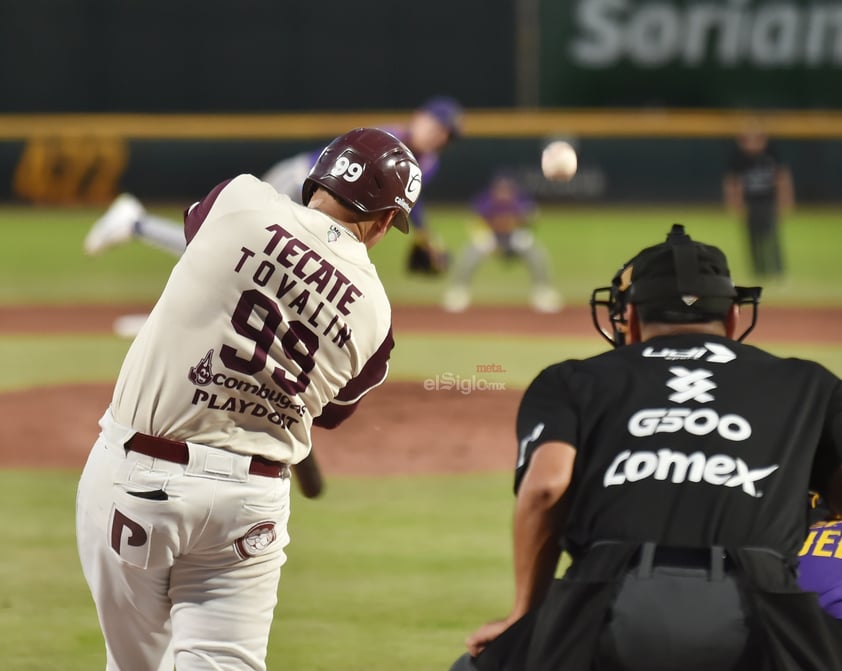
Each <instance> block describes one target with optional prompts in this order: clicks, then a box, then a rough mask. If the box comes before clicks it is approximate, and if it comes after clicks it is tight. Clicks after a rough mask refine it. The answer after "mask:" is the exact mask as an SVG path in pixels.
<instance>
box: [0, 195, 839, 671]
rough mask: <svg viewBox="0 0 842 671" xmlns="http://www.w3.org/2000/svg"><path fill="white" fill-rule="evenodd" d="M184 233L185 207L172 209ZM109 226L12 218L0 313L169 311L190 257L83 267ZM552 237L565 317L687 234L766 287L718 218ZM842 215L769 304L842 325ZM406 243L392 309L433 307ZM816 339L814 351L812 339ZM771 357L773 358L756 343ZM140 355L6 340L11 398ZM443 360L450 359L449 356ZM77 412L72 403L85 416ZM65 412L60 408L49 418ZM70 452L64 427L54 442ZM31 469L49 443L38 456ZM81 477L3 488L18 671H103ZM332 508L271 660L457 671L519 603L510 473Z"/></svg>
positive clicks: (358, 487)
mask: <svg viewBox="0 0 842 671" xmlns="http://www.w3.org/2000/svg"><path fill="white" fill-rule="evenodd" d="M155 211H156V212H158V213H160V214H172V215H174V216H177V214H178V209H177V208H164V207H162V208H158V209H156V210H155ZM98 213H99V211H98V210H94V209H74V210H59V209H35V208H33V209H28V208H9V209H3V210H0V230H2V231H3V233H4V239H5V240H6V241H7V244H6V245H3V246H2V247H0V304H31V303H34V304H39V305H43V306H44V310H45V311H49V309H50V307H49V306H50V305H54V304H56V303H62V304H77V303H119V304H125V303H138V304H148V303H151V302H153V301H154V299H155V298H156V296H157V294H158V292H159V291H160V289H161V288H162V287H163V285H164V283H165V281H166V278H167V275H168V273H169V270H170V268H171V266H172V263H173V259H171V258H170V257H168V256H166V255H165V254H162V253H161V252H158V251H156V250H152V249H148V248H144V247H143V246H141V245H140V244H135V243H133V244H131V245H128V246H126V247H125V248H122V249H118V250H115V251H114V252H113V253H110V254H106V255H104V256H102V257H100V258H95V259H89V258H86V257H84V256H83V255H82V253H81V241H82V238H83V237H84V234H85V232H86V230H87V228H88V226H89V225H90V223H91V221H92V220H93V218H95V216H96V215H97V214H98ZM430 214H431V221H432V224H433V226H434V228H435V230H436V231H437V232H438V233H439V234H440V235H441V237H442V238H443V239H444V241H445V242H446V243H447V244H448V246H449V247H451V248H454V249H458V248H459V246H460V245H461V244H463V243H464V241H465V239H466V224H467V222H468V221H469V217H468V215H467V214H466V212H464V211H463V210H461V209H459V208H445V207H440V208H436V209H434V210H433V211H432V212H431V213H430ZM542 215H543V216H542V219H541V220H540V222H539V225H538V227H537V235H538V236H539V238H540V239H541V240H542V242H544V244H546V246H547V247H548V249H549V250H550V251H551V253H552V256H553V262H554V271H555V282H556V284H557V286H558V287H559V288H560V289H561V290H562V291H563V292H564V293H565V295H566V297H567V300H568V302H570V303H584V302H586V301H587V299H588V297H589V295H590V291H591V289H592V288H594V287H596V286H602V285H605V284H607V283H608V282H609V281H610V279H611V276H612V275H613V273H614V272H615V270H616V269H617V268H618V267H619V266H620V264H621V263H622V262H623V261H625V260H627V259H628V257H629V256H631V254H632V253H633V252H635V251H637V250H638V249H640V248H641V247H643V246H648V245H650V244H654V243H657V242H660V241H661V240H662V239H663V238H664V236H665V235H666V233H667V231H668V229H669V226H670V224H671V223H672V222H673V221H679V222H682V223H684V224H686V225H687V227H688V230H689V232H690V234H691V235H692V236H693V237H695V238H697V239H700V240H703V241H705V242H713V243H716V244H718V245H719V246H720V247H722V248H723V250H724V251H725V252H726V253H727V254H728V255H729V256H730V257H731V261H732V271H733V275H734V276H735V279H736V280H737V281H738V283H741V284H751V283H753V279H752V278H751V277H750V275H749V274H748V273H747V269H746V263H745V258H744V254H743V238H742V230H741V229H740V227H739V226H738V224H737V223H736V222H735V221H733V220H730V219H728V218H726V217H724V216H723V215H722V213H721V212H720V211H719V210H718V209H715V208H699V207H692V208H681V207H669V208H668V207H662V208H635V209H630V208H562V207H556V208H546V209H545V210H544V212H542ZM840 217H842V211H840V210H834V209H824V210H806V209H804V210H799V211H798V212H797V213H796V214H794V215H793V216H792V217H790V218H789V219H788V220H787V222H786V227H785V230H784V239H785V247H786V252H787V258H788V266H789V269H790V273H789V279H788V282H787V283H786V284H785V285H782V286H776V287H768V288H767V290H766V292H765V302H766V303H768V304H781V305H784V304H805V303H809V304H817V305H832V306H835V307H838V308H839V309H842V281H840V280H842V269H840V267H839V262H838V254H839V250H840V249H842V225H840V223H839V222H840ZM407 244H408V240H407V239H406V238H404V237H402V236H399V235H395V234H392V235H389V236H387V239H386V240H385V241H384V242H383V244H382V245H381V246H379V247H377V248H376V249H375V250H374V252H373V255H372V256H373V258H374V260H375V262H376V264H377V266H378V269H379V272H380V274H381V276H382V278H383V281H384V284H385V285H386V287H387V290H388V291H389V293H390V295H391V297H392V299H393V302H395V303H404V304H416V303H418V304H425V303H427V304H428V303H435V302H437V301H438V300H439V297H440V294H441V292H442V290H443V289H444V286H445V283H444V281H443V280H439V279H428V278H409V277H407V276H406V275H405V274H404V272H403V263H404V256H405V253H406V249H407ZM475 287H476V300H477V301H478V302H481V303H501V304H512V303H521V302H523V301H524V300H525V298H526V296H527V290H528V282H527V276H526V273H525V271H524V269H523V268H521V267H519V266H512V265H507V264H504V263H502V262H499V261H494V262H491V263H489V264H487V265H486V266H483V267H482V268H481V270H480V271H479V273H478V275H477V277H476V281H475ZM397 336H398V338H399V339H400V341H401V347H400V348H398V350H396V356H395V359H394V365H393V367H392V377H393V379H406V380H419V379H422V378H423V377H425V376H426V375H428V374H429V372H430V368H429V362H430V361H431V360H435V361H436V362H437V363H436V370H441V369H443V368H448V369H450V370H454V371H456V372H459V365H460V361H462V360H464V359H465V358H466V357H467V358H469V359H470V360H471V361H477V360H489V361H493V360H501V358H505V360H506V361H511V362H512V366H509V367H508V368H509V370H508V372H507V376H508V377H507V378H506V381H507V382H508V383H509V384H510V385H511V386H513V387H523V386H524V385H525V384H526V383H527V382H528V381H529V379H531V377H532V376H533V375H534V374H535V372H536V371H537V370H538V369H539V368H540V367H542V366H543V365H545V364H546V363H549V362H550V361H553V360H558V359H562V358H565V357H567V356H586V355H588V354H592V353H595V352H598V351H601V350H602V349H603V344H602V343H601V341H600V340H599V339H598V338H597V336H596V334H594V337H593V339H591V340H587V341H585V340H581V339H579V340H570V341H566V340H563V339H561V338H547V337H542V338H534V339H532V338H527V337H522V338H519V339H513V338H503V337H499V336H495V337H490V336H483V337H481V338H476V337H469V336H464V335H463V336H458V335H453V334H438V335H435V336H424V335H421V334H416V333H401V334H397ZM808 336H809V334H805V337H808ZM759 344H762V343H759ZM126 347H127V343H126V341H124V340H120V339H118V338H116V337H113V336H109V335H96V336H94V335H90V336H89V335H75V336H72V337H63V336H56V335H43V334H25V335H14V336H12V335H3V334H0V369H2V370H3V371H4V373H3V376H2V378H0V389H2V390H13V389H23V388H32V387H38V386H42V385H56V384H64V383H68V382H73V381H110V380H113V378H114V376H115V375H116V372H117V370H118V367H119V364H120V361H121V358H122V356H123V354H124V353H125V349H126ZM777 347H778V350H777V351H778V352H779V353H782V354H793V355H800V356H807V357H810V358H816V359H819V360H820V361H822V362H823V363H826V365H828V366H829V367H830V368H831V369H833V370H835V371H836V372H837V373H842V344H840V347H833V346H827V345H825V346H823V347H815V346H810V345H803V346H799V345H797V344H792V345H786V346H785V347H784V346H781V345H778V346H777ZM443 353H444V354H443ZM67 403H71V404H72V403H73V399H72V398H68V399H67ZM48 412H49V408H45V414H46V413H48ZM56 433H57V437H59V438H60V433H61V427H56ZM27 449H30V450H32V451H33V452H37V451H38V446H37V445H31V446H27ZM77 476H78V474H77V473H76V472H72V471H26V470H6V471H0V519H2V528H3V529H4V530H5V533H6V545H7V548H9V549H8V550H7V551H6V552H5V553H3V555H2V557H0V583H2V585H3V589H2V591H1V592H0V631H2V632H3V638H4V644H5V645H4V647H5V650H4V656H3V663H2V665H1V666H2V668H4V669H10V670H13V671H43V670H45V669H61V670H62V671H77V670H78V671H82V670H90V669H95V668H102V667H103V659H104V656H103V650H102V641H101V637H100V634H99V630H98V628H97V624H96V619H95V615H94V610H93V606H92V604H91V602H90V598H89V596H88V593H87V590H86V588H85V585H84V583H83V581H82V577H81V573H80V570H79V566H78V560H77V558H76V554H75V546H74V530H73V512H74V511H73V499H74V490H75V485H76V479H77ZM330 485H331V486H330V495H329V496H327V497H326V498H324V499H321V500H318V501H305V500H299V499H298V498H296V499H295V500H294V508H293V510H294V512H293V519H292V523H291V532H292V537H293V541H292V544H291V546H290V547H289V557H290V561H289V562H288V564H287V567H286V569H285V572H284V576H283V578H282V581H281V590H280V605H279V608H278V614H277V618H276V622H275V627H274V631H273V637H272V642H271V644H270V656H269V662H270V668H275V669H292V670H299V669H300V670H304V669H306V670H312V671H319V670H321V669H324V670H328V669H331V670H334V671H362V670H366V671H381V670H382V671H391V669H394V668H400V669H404V670H406V671H427V670H429V669H445V668H447V666H448V665H449V664H450V662H451V661H452V659H453V658H455V656H456V655H458V654H459V653H460V652H461V645H462V640H463V638H464V636H465V635H466V634H467V633H468V632H469V631H470V630H471V629H472V628H473V627H474V626H476V625H478V624H479V623H480V622H482V621H483V620H486V619H490V618H492V617H496V616H499V615H502V614H504V610H505V608H506V607H507V605H508V600H509V598H510V587H511V584H510V582H511V568H510V563H509V562H510V554H511V553H510V548H509V525H510V519H511V503H512V498H511V478H510V475H509V474H508V473H492V474H486V475H473V476H448V477H430V476H424V477H420V476H418V477H411V476H406V477H393V478H381V479H366V478H348V477H346V478H336V479H335V481H334V480H331V483H330Z"/></svg>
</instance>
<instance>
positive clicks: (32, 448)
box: [0, 305, 842, 475]
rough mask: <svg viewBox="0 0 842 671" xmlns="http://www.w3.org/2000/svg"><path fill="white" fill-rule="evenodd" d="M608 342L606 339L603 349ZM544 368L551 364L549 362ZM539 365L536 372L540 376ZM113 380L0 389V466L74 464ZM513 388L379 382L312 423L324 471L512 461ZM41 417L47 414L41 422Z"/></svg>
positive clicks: (574, 330) (39, 311) (74, 329)
mask: <svg viewBox="0 0 842 671" xmlns="http://www.w3.org/2000/svg"><path fill="white" fill-rule="evenodd" d="M147 309H148V306H138V305H128V306H119V307H114V306H56V307H49V308H45V307H43V306H40V307H28V306H21V307H5V308H0V325H2V326H0V332H4V333H13V332H14V333H105V332H110V331H111V329H112V325H113V323H114V320H115V319H117V317H119V316H121V315H124V314H130V313H139V312H140V313H142V312H144V311H145V310H147ZM393 321H394V330H395V334H396V340H398V341H399V340H400V334H401V333H402V332H412V333H432V332H459V333H473V334H477V335H478V336H480V335H481V334H506V333H511V334H532V335H542V336H555V335H557V336H562V335H564V336H577V337H583V338H590V337H593V338H598V336H597V334H596V332H595V331H594V329H593V326H592V325H591V320H590V314H589V312H588V310H587V309H586V308H584V307H570V308H568V309H566V310H564V311H562V312H561V313H558V314H553V315H547V314H537V313H534V312H531V311H529V310H526V309H519V308H481V307H480V308H476V309H471V310H468V311H466V312H464V313H460V314H450V313H446V312H443V311H441V310H439V309H437V308H432V307H429V308H428V307H418V308H410V307H397V308H395V310H394V313H393ZM751 340H752V341H762V342H764V343H770V342H812V343H817V344H838V343H842V309H839V308H834V309H811V308H768V309H765V308H762V309H761V315H760V321H759V325H758V327H757V329H756V331H755V332H754V334H753V335H752V337H751ZM606 346H607V345H606ZM547 363H548V364H549V363H551V362H549V361H548V362H547ZM536 372H537V371H536ZM111 389H112V385H111V384H110V383H109V384H84V385H69V386H51V387H42V388H37V389H28V390H23V391H12V392H5V393H2V394H0V403H2V407H3V409H4V413H3V414H4V421H3V422H2V424H0V467H28V468H29V467H36V468H37V467H43V468H78V469H81V467H82V466H83V464H84V461H85V458H86V456H87V453H88V451H89V450H90V447H91V444H92V442H93V440H94V439H95V437H96V434H97V430H98V429H97V420H98V419H99V417H100V416H101V415H102V413H103V412H104V411H105V408H106V407H107V405H108V402H109V401H110V398H111ZM520 395H521V392H519V391H514V390H492V389H488V390H485V391H481V390H473V391H472V392H471V393H470V394H465V393H462V392H460V391H459V390H456V389H452V390H448V391H445V390H439V391H428V390H426V389H425V388H424V386H423V384H422V383H421V382H387V383H386V384H384V385H383V386H382V387H380V388H378V389H375V390H373V391H372V392H371V393H370V394H369V396H368V397H366V399H365V400H364V401H363V402H362V403H361V404H360V408H359V410H358V411H357V412H356V414H354V415H353V416H352V417H351V418H350V419H349V420H348V421H347V422H346V423H345V424H343V426H342V427H340V429H338V430H336V431H325V430H322V429H318V428H317V429H314V433H313V445H314V448H315V450H316V454H317V455H318V458H319V460H320V462H321V464H322V468H323V470H324V471H325V473H326V474H328V475H330V474H331V473H336V474H353V475H379V474H407V473H464V472H478V471H501V470H510V469H512V468H513V466H514V458H515V451H514V450H515V437H514V421H515V414H516V412H517V405H518V402H519V400H520ZM45 412H49V417H50V418H49V421H45V419H44V417H45Z"/></svg>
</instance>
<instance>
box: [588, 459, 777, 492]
mask: <svg viewBox="0 0 842 671" xmlns="http://www.w3.org/2000/svg"><path fill="white" fill-rule="evenodd" d="M777 469H778V465H777V464H775V465H774V466H767V467H765V468H755V469H751V468H749V467H748V465H747V464H746V463H745V462H744V461H743V460H742V459H735V458H733V457H730V456H728V455H727V454H714V455H711V456H709V457H708V456H706V455H705V454H703V453H701V452H693V453H692V454H683V453H681V452H674V451H673V450H670V449H667V448H664V449H661V450H658V451H657V452H649V451H641V452H632V451H630V450H625V451H624V452H621V453H620V454H618V455H617V457H616V458H615V459H614V461H613V462H612V464H611V466H609V467H608V470H607V471H605V477H604V478H603V486H605V487H612V486H614V485H623V484H625V483H627V482H639V481H640V480H646V479H647V478H653V479H654V480H662V481H664V480H669V481H670V482H672V483H674V484H680V483H683V482H706V483H707V484H709V485H716V486H718V487H741V488H742V490H743V492H745V493H746V494H748V495H749V496H753V497H755V498H759V497H761V496H763V493H762V492H758V491H757V488H756V487H755V483H757V482H759V481H760V480H763V479H764V478H765V477H767V476H769V475H771V474H772V473H774V472H775V471H776V470H777Z"/></svg>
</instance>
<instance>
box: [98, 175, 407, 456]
mask: <svg viewBox="0 0 842 671" xmlns="http://www.w3.org/2000/svg"><path fill="white" fill-rule="evenodd" d="M185 236H186V238H187V242H188V244H187V249H186V251H185V253H184V255H183V256H182V257H181V259H180V260H179V262H178V264H177V265H176V266H175V268H174V269H173V271H172V275H171V276H170V279H169V281H168V283H167V286H166V288H165V289H164V292H163V294H162V295H161V297H160V299H159V300H158V303H157V304H156V305H155V308H154V309H153V310H152V312H151V314H150V315H149V319H148V320H147V322H146V324H145V325H144V326H143V328H142V329H141V331H140V333H139V334H138V335H137V337H136V339H135V340H134V342H133V343H132V345H131V347H130V349H129V352H128V354H127V356H126V359H125V361H124V363H123V367H122V369H121V371H120V374H119V377H118V380H117V384H116V387H115V391H114V396H113V400H112V407H111V410H112V413H113V415H114V418H115V419H116V420H117V422H119V423H120V424H123V425H125V426H129V427H131V428H133V429H134V430H136V431H139V432H142V433H147V434H152V435H156V436H163V437H166V438H170V439H172V440H182V441H189V442H193V443H199V444H204V445H210V446H213V447H221V448H225V449H228V450H231V451H234V452H239V453H243V454H258V455H261V456H264V457H266V458H268V459H272V460H275V461H282V462H287V463H293V464H294V463H298V462H299V461H301V460H302V459H303V458H304V457H305V456H306V455H307V453H308V452H309V449H310V428H311V425H312V424H313V423H314V421H315V423H316V424H317V425H320V426H326V427H328V428H331V427H333V426H335V425H336V424H338V423H339V422H341V421H342V420H343V419H344V418H345V417H347V416H348V415H349V414H350V413H351V412H352V411H353V408H354V407H355V405H356V403H357V402H358V401H359V400H360V398H361V397H362V396H363V395H364V394H365V393H366V392H367V391H369V390H370V389H371V388H373V387H375V386H377V385H378V384H380V383H381V382H383V380H384V379H385V377H386V374H387V370H388V357H389V353H390V351H391V349H392V346H393V341H392V332H391V310H390V306H389V302H388V299H387V298H386V294H385V291H384V289H383V286H382V284H381V283H380V280H379V278H378V276H377V273H376V271H375V268H374V266H373V265H372V263H371V262H370V260H369V258H368V253H367V250H366V247H365V245H364V244H363V243H361V242H359V241H357V240H356V239H355V238H354V237H353V235H352V234H351V233H350V231H348V230H347V229H345V228H343V227H342V226H341V225H340V224H337V223H336V222H334V221H333V220H332V219H331V218H329V217H328V216H326V215H325V214H322V213H321V212H318V211H316V210H313V209H309V208H306V207H304V206H302V205H297V204H295V203H293V202H292V201H291V200H290V199H289V198H288V197H287V196H284V195H280V194H278V193H277V192H276V191H275V190H274V189H273V188H272V187H271V186H270V185H268V184H266V183H264V182H261V181H259V180H258V179H257V178H255V177H253V176H251V175H240V176H239V177H236V178H235V179H233V180H231V181H229V182H225V183H223V184H220V185H219V186H217V187H216V188H215V189H214V190H213V191H212V192H211V193H210V194H209V195H208V196H207V197H206V198H205V199H204V200H202V201H200V202H199V203H197V204H195V205H194V206H193V207H192V208H191V209H190V210H188V212H187V213H185Z"/></svg>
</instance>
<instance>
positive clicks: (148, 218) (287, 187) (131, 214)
mask: <svg viewBox="0 0 842 671" xmlns="http://www.w3.org/2000/svg"><path fill="white" fill-rule="evenodd" d="M462 117H463V110H462V106H461V105H460V104H459V103H458V102H457V101H456V100H454V99H452V98H448V97H435V98H431V99H430V100H427V101H426V102H425V103H424V104H423V105H421V106H420V107H419V108H418V109H416V110H415V112H414V113H413V115H412V116H411V118H410V119H409V121H408V122H407V124H406V125H405V126H403V127H390V128H385V129H384V130H387V131H389V132H390V133H392V134H393V135H395V136H396V137H397V138H398V139H399V140H401V141H402V142H404V144H406V146H407V147H408V148H409V149H410V150H411V151H412V152H413V154H414V155H415V156H416V158H417V160H418V163H419V165H420V166H421V171H422V174H423V175H424V183H425V184H428V183H429V181H430V179H431V178H432V177H433V175H435V173H436V172H437V171H438V168H439V155H440V152H441V151H442V150H443V149H444V148H445V147H446V146H447V145H448V144H449V143H450V141H451V140H453V139H454V138H456V137H458V136H459V134H460V133H461V131H462ZM320 153H321V149H317V150H314V151H308V152H304V153H301V154H297V155H295V156H292V157H290V158H287V159H284V160H283V161H280V162H279V163H276V164H275V165H274V166H272V167H271V168H270V169H269V170H268V171H267V172H266V173H265V174H264V175H263V176H262V178H261V179H262V181H264V182H268V183H269V184H271V185H272V186H273V187H275V190H276V191H278V193H282V194H286V195H287V196H289V197H290V198H292V199H293V200H294V201H295V202H298V203H300V202H301V185H302V184H303V183H304V179H305V178H306V177H307V173H308V172H309V171H310V168H312V167H313V164H314V163H315V162H316V159H317V158H318V157H319V154H320ZM411 224H412V228H413V231H414V233H415V238H416V241H419V242H421V243H423V244H424V245H426V246H428V247H430V248H431V249H432V250H433V253H434V254H436V253H438V254H442V255H443V252H440V250H438V243H437V242H435V241H434V240H433V239H432V238H431V235H430V232H429V230H428V227H427V226H426V224H425V221H424V204H423V203H417V204H416V205H415V207H414V208H413V212H412V218H411ZM132 239H137V240H141V241H142V242H145V243H147V244H150V245H153V246H155V247H159V248H161V249H164V250H165V251H168V252H170V253H172V254H175V255H176V256H180V255H181V254H182V253H183V252H184V249H185V246H186V243H185V240H184V230H183V227H182V226H181V225H180V224H179V223H178V222H175V221H171V220H169V219H165V218H163V217H158V216H156V215H153V214H150V213H149V212H147V211H146V210H145V208H144V207H143V205H142V204H141V202H140V201H139V200H138V199H137V198H135V197H134V196H133V195H131V194H127V193H126V194H122V195H120V196H118V198H117V199H116V200H115V201H114V202H113V203H112V204H111V206H110V207H109V209H108V210H107V211H106V212H105V214H104V215H103V216H102V217H100V218H99V219H98V220H97V221H96V222H95V223H94V225H93V227H92V228H91V230H90V231H89V233H88V235H87V237H86V238H85V241H84V249H85V252H86V253H88V254H91V255H94V254H99V253H100V252H102V251H105V250H106V249H109V248H110V247H115V246H117V245H120V244H123V243H125V242H128V241H130V240H132Z"/></svg>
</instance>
